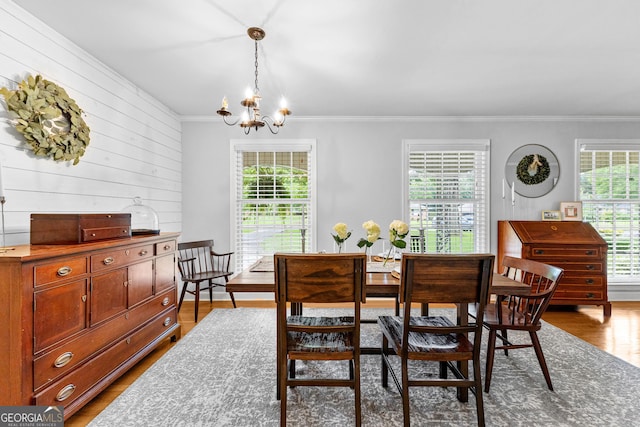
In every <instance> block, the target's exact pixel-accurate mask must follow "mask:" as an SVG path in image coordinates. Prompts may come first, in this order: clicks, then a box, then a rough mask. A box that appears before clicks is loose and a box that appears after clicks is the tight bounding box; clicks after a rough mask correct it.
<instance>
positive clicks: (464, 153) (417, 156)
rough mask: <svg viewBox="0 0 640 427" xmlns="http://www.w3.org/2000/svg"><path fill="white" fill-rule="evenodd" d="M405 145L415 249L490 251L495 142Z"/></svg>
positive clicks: (406, 185) (412, 142)
mask: <svg viewBox="0 0 640 427" xmlns="http://www.w3.org/2000/svg"><path fill="white" fill-rule="evenodd" d="M404 150H405V155H404V159H405V161H406V163H405V172H404V176H405V180H404V194H405V200H406V204H405V210H406V211H407V212H408V214H409V215H408V216H409V220H410V227H411V230H412V236H411V250H412V252H429V253H474V252H488V251H489V198H488V197H489V191H488V187H489V141H488V140H408V141H405V145H404ZM421 234H422V235H423V236H424V239H422V238H421V236H420V235H421Z"/></svg>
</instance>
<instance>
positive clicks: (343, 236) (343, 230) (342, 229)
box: [331, 222, 351, 253]
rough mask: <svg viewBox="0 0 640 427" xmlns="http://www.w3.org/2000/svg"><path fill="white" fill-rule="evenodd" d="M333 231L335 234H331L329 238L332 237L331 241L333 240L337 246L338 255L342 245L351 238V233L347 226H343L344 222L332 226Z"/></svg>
mask: <svg viewBox="0 0 640 427" xmlns="http://www.w3.org/2000/svg"><path fill="white" fill-rule="evenodd" d="M333 231H335V232H336V234H332V235H331V236H333V240H335V241H336V244H337V245H338V253H341V252H342V245H343V244H344V242H345V241H346V240H347V239H348V238H349V237H351V232H350V231H348V229H347V224H345V223H344V222H339V223H337V224H336V225H334V226H333Z"/></svg>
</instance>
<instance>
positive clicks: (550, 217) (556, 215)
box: [542, 211, 562, 221]
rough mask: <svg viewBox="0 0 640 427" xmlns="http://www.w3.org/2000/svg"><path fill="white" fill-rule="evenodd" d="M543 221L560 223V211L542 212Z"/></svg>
mask: <svg viewBox="0 0 640 427" xmlns="http://www.w3.org/2000/svg"><path fill="white" fill-rule="evenodd" d="M542 220H543V221H561V220H562V215H561V213H560V211H542Z"/></svg>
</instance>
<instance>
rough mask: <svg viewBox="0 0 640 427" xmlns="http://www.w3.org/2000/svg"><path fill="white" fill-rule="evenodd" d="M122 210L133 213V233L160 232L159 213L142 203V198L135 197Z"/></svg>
mask: <svg viewBox="0 0 640 427" xmlns="http://www.w3.org/2000/svg"><path fill="white" fill-rule="evenodd" d="M122 212H128V213H130V214H131V234H133V235H138V234H160V225H159V221H158V213H157V212H156V211H155V210H153V208H151V207H150V206H147V205H143V204H142V198H141V197H140V196H136V197H134V198H133V204H132V205H129V206H127V207H126V208H124V209H123V210H122Z"/></svg>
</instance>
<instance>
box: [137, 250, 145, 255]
mask: <svg viewBox="0 0 640 427" xmlns="http://www.w3.org/2000/svg"><path fill="white" fill-rule="evenodd" d="M146 254H147V250H146V249H143V250H141V251H140V252H138V255H140V256H145V255H146Z"/></svg>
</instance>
